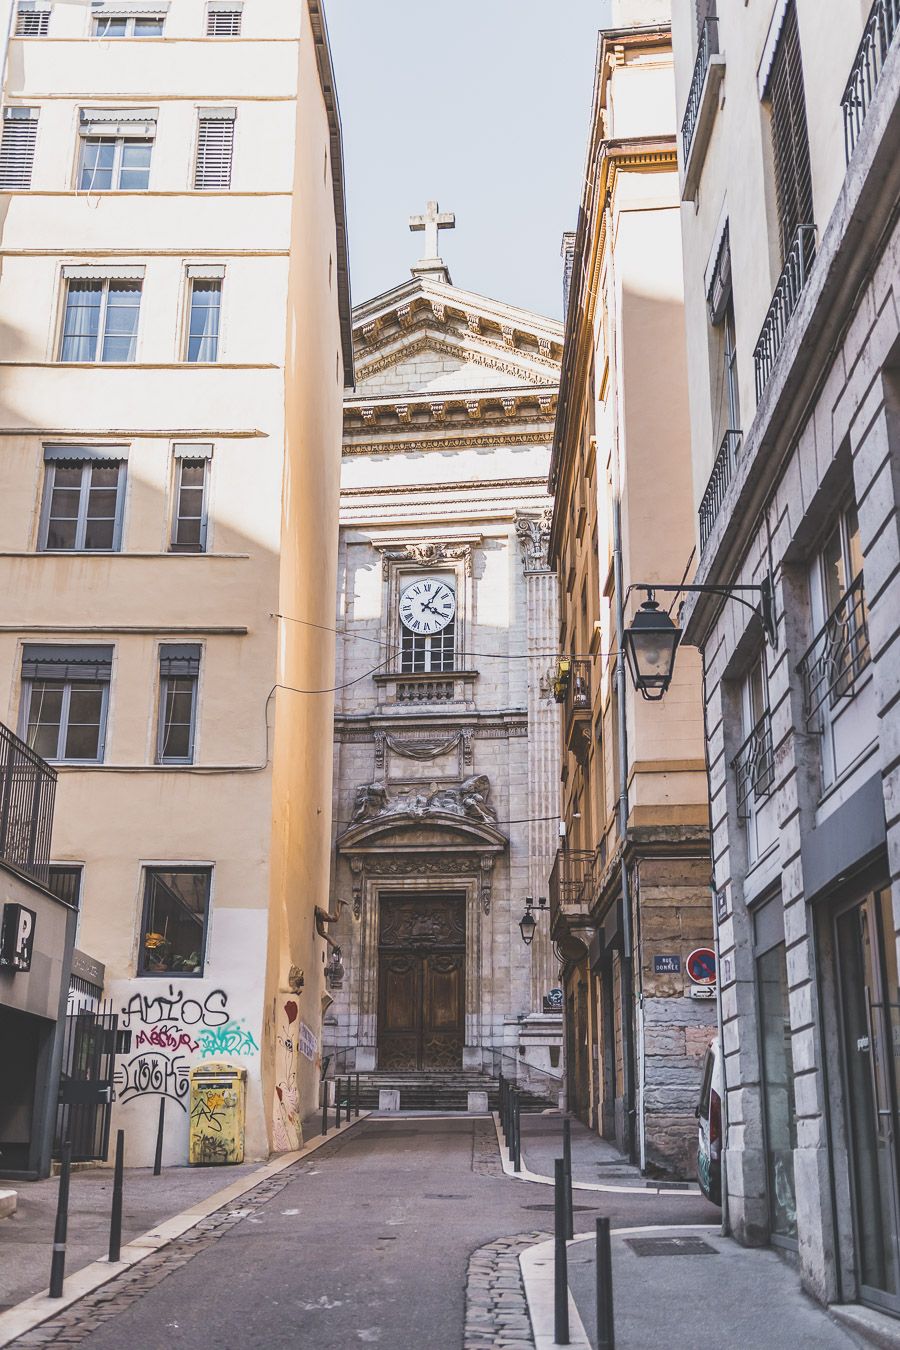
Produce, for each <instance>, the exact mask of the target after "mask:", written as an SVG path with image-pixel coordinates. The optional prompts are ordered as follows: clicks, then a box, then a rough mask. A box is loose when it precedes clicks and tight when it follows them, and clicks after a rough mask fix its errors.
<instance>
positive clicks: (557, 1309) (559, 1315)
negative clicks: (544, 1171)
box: [553, 1158, 569, 1345]
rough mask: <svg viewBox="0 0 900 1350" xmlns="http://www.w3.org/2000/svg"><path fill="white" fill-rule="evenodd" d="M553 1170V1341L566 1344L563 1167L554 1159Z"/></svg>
mask: <svg viewBox="0 0 900 1350" xmlns="http://www.w3.org/2000/svg"><path fill="white" fill-rule="evenodd" d="M553 1167H554V1180H555V1186H554V1190H553V1199H554V1205H553V1212H554V1220H555V1222H554V1229H553V1231H554V1238H555V1242H554V1258H555V1259H554V1263H553V1341H554V1344H555V1345H568V1344H569V1271H568V1261H567V1253H566V1166H565V1163H564V1162H563V1160H562V1158H557V1159H556V1161H555V1163H554V1164H553Z"/></svg>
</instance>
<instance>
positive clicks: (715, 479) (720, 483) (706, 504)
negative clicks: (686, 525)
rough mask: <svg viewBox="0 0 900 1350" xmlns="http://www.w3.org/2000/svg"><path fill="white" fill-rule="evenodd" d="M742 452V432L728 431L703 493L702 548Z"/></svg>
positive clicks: (701, 506)
mask: <svg viewBox="0 0 900 1350" xmlns="http://www.w3.org/2000/svg"><path fill="white" fill-rule="evenodd" d="M740 452H741V433H740V432H739V431H726V432H725V436H724V438H723V440H722V444H721V446H720V447H719V453H718V454H717V455H716V462H715V464H714V465H713V471H712V473H711V474H710V476H709V482H708V483H707V485H706V491H705V492H704V494H703V501H702V502H701V503H700V548H701V549H704V548H705V547H706V541H707V539H708V538H709V536H710V535H711V534H712V527H713V525H714V524H715V522H716V517H717V516H718V514H719V512H720V510H721V509H722V503H723V501H724V500H725V493H726V492H727V491H728V484H729V483H730V482H731V480H732V477H733V476H734V470H735V466H736V464H737V459H738V455H739V454H740Z"/></svg>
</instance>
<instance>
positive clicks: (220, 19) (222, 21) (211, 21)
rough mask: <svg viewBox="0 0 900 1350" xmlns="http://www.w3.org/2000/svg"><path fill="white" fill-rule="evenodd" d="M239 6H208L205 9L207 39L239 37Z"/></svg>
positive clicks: (226, 4) (227, 4)
mask: <svg viewBox="0 0 900 1350" xmlns="http://www.w3.org/2000/svg"><path fill="white" fill-rule="evenodd" d="M241 8H242V7H241V6H240V5H238V4H229V3H225V4H218V3H217V4H209V5H207V7H206V36H207V37H240V35H241Z"/></svg>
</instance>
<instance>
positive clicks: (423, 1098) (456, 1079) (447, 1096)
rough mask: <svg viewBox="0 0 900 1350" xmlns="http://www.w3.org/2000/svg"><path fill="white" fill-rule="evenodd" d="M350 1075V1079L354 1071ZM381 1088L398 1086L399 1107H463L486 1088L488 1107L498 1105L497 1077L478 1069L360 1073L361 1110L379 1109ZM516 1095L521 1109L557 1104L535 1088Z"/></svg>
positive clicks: (455, 1108)
mask: <svg viewBox="0 0 900 1350" xmlns="http://www.w3.org/2000/svg"><path fill="white" fill-rule="evenodd" d="M350 1076H351V1079H352V1078H353V1075H352V1074H351V1075H350ZM338 1077H341V1075H340V1074H339V1075H338ZM344 1077H346V1075H344ZM383 1088H393V1089H395V1090H396V1089H398V1090H399V1092H400V1110H401V1111H465V1110H466V1109H467V1107H468V1094H469V1093H470V1092H486V1093H487V1094H488V1106H489V1107H490V1109H491V1110H492V1111H497V1110H499V1107H500V1084H499V1082H498V1080H497V1079H496V1078H491V1077H490V1076H489V1075H488V1074H485V1073H479V1072H478V1071H477V1070H467V1069H455V1070H448V1071H446V1072H444V1071H437V1070H416V1069H375V1070H372V1071H370V1072H368V1073H360V1075H359V1100H360V1106H361V1107H362V1108H363V1110H368V1111H376V1110H377V1109H378V1094H379V1092H380V1091H381V1090H382V1089H383ZM519 1095H520V1100H521V1104H522V1110H523V1111H546V1110H547V1109H548V1108H549V1107H555V1106H557V1105H558V1103H557V1101H556V1099H555V1098H553V1099H551V1097H550V1096H549V1095H547V1096H545V1095H544V1094H542V1093H541V1092H540V1091H537V1090H534V1089H531V1090H526V1089H524V1088H522V1089H520V1094H519Z"/></svg>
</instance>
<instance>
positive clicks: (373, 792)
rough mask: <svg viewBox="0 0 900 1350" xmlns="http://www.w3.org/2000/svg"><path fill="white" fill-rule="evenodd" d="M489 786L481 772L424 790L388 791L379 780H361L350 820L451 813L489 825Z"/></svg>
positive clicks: (493, 814)
mask: <svg viewBox="0 0 900 1350" xmlns="http://www.w3.org/2000/svg"><path fill="white" fill-rule="evenodd" d="M490 792H491V785H490V780H489V779H488V778H487V776H486V775H485V774H472V775H471V776H470V777H469V778H466V779H464V781H463V782H462V783H460V784H459V786H458V787H457V786H450V785H447V786H441V787H438V788H435V790H434V791H433V792H430V793H425V792H422V791H420V790H418V789H416V788H407V789H400V790H398V791H397V792H395V793H389V791H388V788H387V786H386V784H385V783H384V782H383V781H379V782H375V783H361V784H360V786H359V787H358V788H357V789H356V796H355V798H354V802H353V815H352V817H351V823H352V824H354V825H358V824H360V822H361V821H364V820H377V819H380V818H381V817H383V816H400V815H402V816H417V817H423V816H428V815H435V814H441V815H451V816H461V817H468V819H470V820H478V821H481V822H482V823H483V824H486V825H492V824H493V823H494V821H495V820H496V819H497V813H496V811H495V810H494V808H493V807H492V806H491V805H490V804H489V803H488V797H489V796H490Z"/></svg>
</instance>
